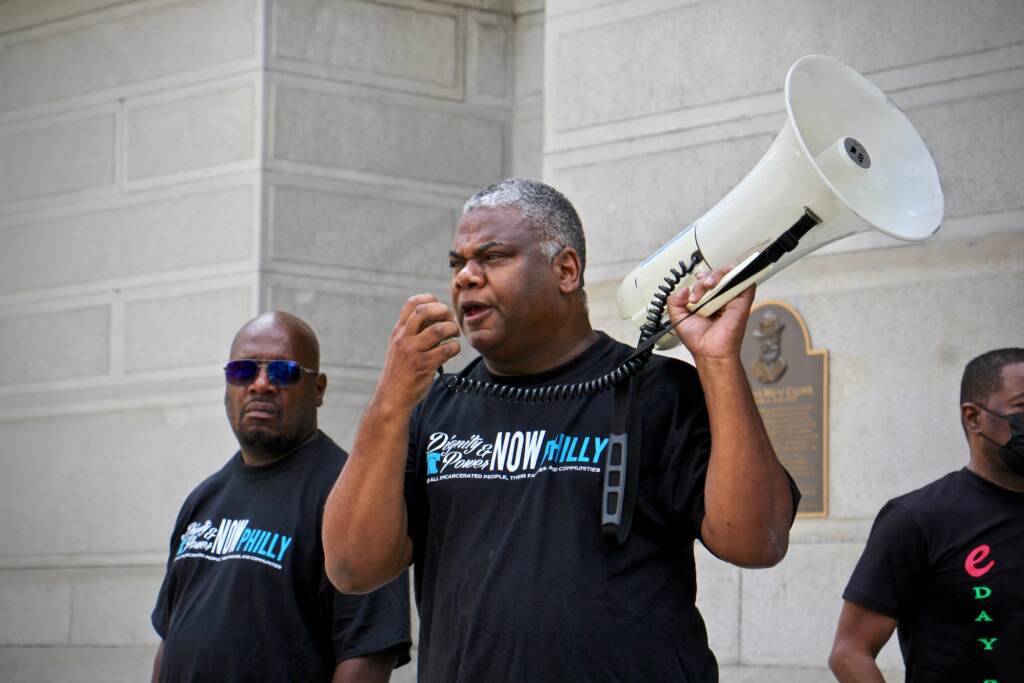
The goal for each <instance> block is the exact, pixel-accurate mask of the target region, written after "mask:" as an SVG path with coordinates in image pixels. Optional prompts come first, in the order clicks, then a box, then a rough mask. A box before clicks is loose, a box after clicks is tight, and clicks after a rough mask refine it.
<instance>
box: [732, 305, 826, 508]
mask: <svg viewBox="0 0 1024 683" xmlns="http://www.w3.org/2000/svg"><path fill="white" fill-rule="evenodd" d="M740 356H741V358H742V360H743V367H744V368H745V369H746V371H747V380H748V381H749V382H750V388H751V389H752V390H753V392H754V400H755V401H756V402H757V408H758V410H760V411H761V419H763V420H764V424H765V427H766V428H767V429H768V437H769V438H770V439H771V442H772V446H774V448H775V452H776V453H777V454H778V456H779V460H780V461H782V464H783V465H784V466H785V467H786V469H787V470H789V473H790V474H791V475H792V476H793V479H795V480H796V483H797V486H799V487H800V492H801V493H802V494H803V498H802V500H801V501H800V512H799V516H800V517H825V516H827V515H828V351H826V350H823V349H818V350H815V349H812V348H811V336H810V334H809V333H808V331H807V326H806V325H805V324H804V321H803V319H802V318H801V317H800V314H799V313H797V312H796V309H794V308H793V307H792V306H790V305H788V304H785V303H783V302H781V301H765V302H763V303H760V304H757V305H756V306H754V307H753V309H752V310H751V312H750V318H749V320H747V331H746V334H745V335H744V337H743V348H742V350H741V352H740Z"/></svg>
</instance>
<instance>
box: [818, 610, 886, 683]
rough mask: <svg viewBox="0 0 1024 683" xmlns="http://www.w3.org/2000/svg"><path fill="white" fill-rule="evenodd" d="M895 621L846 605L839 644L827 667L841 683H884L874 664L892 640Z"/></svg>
mask: <svg viewBox="0 0 1024 683" xmlns="http://www.w3.org/2000/svg"><path fill="white" fill-rule="evenodd" d="M895 629H896V620H895V619H893V618H892V617H890V616H887V615H885V614H882V613H881V612H876V611H874V610H871V609H868V608H867V607H863V606H861V605H858V604H857V603H855V602H850V601H849V600H844V601H843V611H842V612H841V613H840V614H839V626H838V627H836V640H835V643H833V645H832V654H831V655H829V658H828V665H829V668H831V669H832V673H833V674H835V677H836V680H838V681H840V683H885V679H884V678H883V677H882V672H881V671H879V669H878V664H876V663H875V658H876V657H877V656H878V651H879V650H881V649H882V646H883V645H885V644H886V642H888V640H889V638H891V637H892V632H893V631H894V630H895Z"/></svg>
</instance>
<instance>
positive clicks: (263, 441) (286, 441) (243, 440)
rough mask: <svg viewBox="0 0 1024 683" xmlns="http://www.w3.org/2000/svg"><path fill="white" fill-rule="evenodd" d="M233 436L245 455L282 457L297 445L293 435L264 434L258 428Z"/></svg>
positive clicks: (264, 432)
mask: <svg viewBox="0 0 1024 683" xmlns="http://www.w3.org/2000/svg"><path fill="white" fill-rule="evenodd" d="M235 436H236V437H237V438H238V443H239V444H240V445H241V446H242V448H243V449H244V450H245V451H246V452H247V453H258V454H260V455H266V456H282V455H284V454H286V453H288V452H289V451H291V450H292V449H293V448H295V446H297V445H298V440H297V439H296V438H295V436H293V435H289V434H281V433H273V432H266V431H263V430H262V429H258V428H257V429H247V430H242V431H241V432H240V433H236V434H235Z"/></svg>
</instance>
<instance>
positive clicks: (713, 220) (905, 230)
mask: <svg viewBox="0 0 1024 683" xmlns="http://www.w3.org/2000/svg"><path fill="white" fill-rule="evenodd" d="M786 114H787V120H786V123H785V125H784V126H783V127H782V130H781V131H780V132H779V134H778V136H777V137H776V138H775V141H774V142H773V143H772V145H771V147H769V148H768V151H767V152H766V153H765V155H764V157H762V158H761V160H760V161H759V162H758V163H757V165H756V166H755V167H754V168H753V170H751V171H750V173H748V174H747V176H746V177H745V178H744V179H743V180H742V181H740V183H739V184H738V185H737V186H736V187H735V188H733V189H732V191H731V192H729V194H727V195H726V196H725V197H724V198H723V199H722V200H721V201H719V202H718V203H717V204H716V205H715V206H714V207H712V208H711V210H709V211H708V212H707V213H705V214H704V215H703V216H702V217H701V218H699V219H698V220H697V221H696V222H694V223H692V224H691V225H689V226H688V227H687V228H686V229H684V230H683V231H682V232H680V233H679V234H678V235H676V236H675V237H674V238H673V239H672V240H671V241H670V242H668V243H667V244H665V245H664V246H663V247H661V248H660V249H659V250H658V251H656V252H655V253H654V254H653V255H651V256H650V257H648V258H647V259H646V260H645V261H644V262H643V263H641V264H640V265H639V266H637V267H636V268H635V269H634V270H633V272H631V273H630V274H629V275H627V276H626V278H625V279H624V280H623V281H622V284H621V285H620V286H619V290H618V293H617V297H616V298H617V303H618V306H619V313H620V314H621V315H622V317H623V318H624V319H629V320H632V321H633V323H634V324H635V325H636V326H637V327H640V328H641V329H643V327H644V326H645V324H648V323H654V324H657V323H660V322H661V320H660V319H659V320H656V321H652V320H650V317H651V316H652V315H654V317H656V318H661V317H662V316H661V311H662V310H663V306H654V307H653V308H652V301H654V300H655V299H656V298H660V299H661V301H662V302H664V298H665V294H664V292H665V291H666V289H665V284H664V283H665V282H666V280H667V281H668V284H669V285H670V287H671V286H674V285H675V284H678V285H679V286H692V284H693V282H694V276H695V275H696V274H698V273H701V272H706V271H708V270H711V269H714V268H720V267H724V266H729V265H732V264H736V265H735V267H734V268H733V270H732V271H730V272H729V274H728V276H727V277H725V278H723V281H722V282H721V283H719V285H718V286H717V287H716V288H715V289H714V290H712V291H710V292H708V293H707V294H705V296H704V297H703V298H702V299H701V300H700V301H699V302H697V303H696V304H693V305H691V306H690V309H691V310H695V309H699V310H697V312H698V313H699V314H701V315H711V314H712V313H713V312H714V311H716V310H717V309H718V308H719V307H721V306H722V305H724V304H725V303H726V302H727V301H729V300H730V299H731V298H733V297H734V296H736V295H737V294H739V293H740V292H742V291H743V289H745V288H746V287H747V286H748V285H750V284H752V283H756V282H763V281H764V280H766V279H768V278H769V277H771V275H773V274H775V273H777V272H778V271H780V270H782V269H783V268H785V267H786V266H788V265H789V264H791V263H793V262H794V261H796V260H797V259H799V258H801V257H803V256H806V255H807V254H809V253H811V252H812V251H814V250H816V249H819V248H821V247H823V246H825V245H826V244H829V243H830V242H834V241H836V240H838V239H842V238H843V237H848V236H850V235H853V234H855V233H859V232H864V231H866V230H872V229H873V230H878V231H880V232H883V233H885V234H886V235H890V236H892V237H895V238H897V239H900V240H905V241H908V242H916V241H920V240H923V239H927V238H928V237H930V236H931V235H933V234H934V233H935V231H936V230H938V229H939V225H940V224H941V223H942V214H943V196H942V187H941V185H940V183H939V175H938V172H937V171H936V169H935V162H934V161H933V160H932V157H931V154H929V152H928V148H927V147H926V146H925V144H924V141H923V140H921V137H920V136H919V135H918V134H917V131H915V130H914V127H913V126H912V125H911V124H910V122H909V121H908V120H907V117H906V116H904V115H903V112H901V111H900V110H899V109H898V108H897V107H896V105H895V104H893V102H892V101H891V100H890V99H889V98H888V97H886V96H885V93H883V92H882V91H881V90H879V89H878V88H876V87H875V86H874V85H872V84H871V83H870V82H869V81H868V80H867V79H866V78H864V77H863V76H861V75H860V74H859V73H857V72H856V71H854V70H853V69H851V68H850V67H849V66H846V65H845V64H842V63H840V62H837V61H836V60H834V59H832V58H830V57H823V56H820V55H809V56H807V57H803V58H801V59H799V60H797V62H796V63H794V64H793V66H792V67H791V68H790V69H789V73H788V74H787V76H786ZM687 267H689V271H687V270H686V268H687ZM673 269H677V270H676V271H675V274H676V275H677V277H676V278H672V277H671V276H670V277H668V278H666V275H667V274H669V273H671V272H672V270H673ZM681 272H682V273H685V277H683V278H681V281H680V278H679V277H678V275H679V274H680V273H681ZM652 310H654V311H657V313H653V314H652V313H651V311H652ZM662 328H664V325H662ZM678 341H679V340H678V338H677V337H676V336H675V335H674V334H666V335H664V336H661V338H660V339H659V341H658V346H659V348H669V347H671V346H674V345H675V344H677V343H678Z"/></svg>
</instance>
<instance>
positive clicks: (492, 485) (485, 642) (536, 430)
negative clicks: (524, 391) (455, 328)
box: [406, 334, 717, 683]
mask: <svg viewBox="0 0 1024 683" xmlns="http://www.w3.org/2000/svg"><path fill="white" fill-rule="evenodd" d="M631 351H632V349H630V348H629V347H627V346H625V345H623V344H620V343H618V342H616V341H614V340H612V339H611V338H609V337H607V336H606V335H603V334H601V335H600V338H599V339H598V340H597V341H596V342H595V343H594V344H593V345H592V346H591V347H590V348H589V349H587V350H586V351H585V352H583V353H582V354H580V355H579V356H578V357H576V358H575V359H573V360H571V361H570V362H569V363H567V364H565V365H563V366H561V367H558V368H555V369H553V370H550V371H547V372H544V373H541V374H538V375H531V376H520V377H493V376H491V375H490V373H488V371H487V369H486V367H485V365H484V363H482V362H479V361H477V362H476V364H475V366H473V367H472V368H471V369H470V370H469V376H470V377H473V378H475V379H480V380H485V381H494V382H500V383H503V384H513V385H517V386H541V385H549V384H553V383H569V382H576V381H580V380H587V379H593V378H595V377H598V376H600V375H602V374H604V373H605V372H607V371H608V370H610V369H612V368H614V367H616V366H618V365H619V363H620V362H621V361H622V360H623V359H624V358H626V357H627V356H628V355H629V353H630V352H631ZM641 376H642V378H643V379H642V382H643V383H642V386H641V388H640V390H639V394H638V396H637V399H636V402H635V403H634V406H633V411H632V415H633V417H632V420H633V422H632V423H631V431H633V430H636V431H638V432H639V434H640V442H641V444H640V451H641V453H637V452H636V450H635V442H634V441H633V440H632V439H631V443H630V448H631V451H630V453H629V455H630V456H631V457H637V456H639V457H641V464H640V477H639V489H638V496H637V502H636V509H635V517H634V520H633V526H632V532H631V535H630V537H629V540H628V541H627V543H626V544H625V546H623V547H618V546H616V545H614V544H613V543H610V542H609V541H607V540H605V538H604V537H603V536H602V534H601V523H600V510H601V504H600V500H601V488H602V481H603V479H602V466H603V463H604V459H605V457H606V456H607V452H608V435H609V432H610V429H611V423H612V412H613V403H614V393H613V392H610V391H609V392H605V393H603V394H601V395H599V396H597V397H594V398H589V399H578V400H571V401H559V402H555V403H546V404H539V405H538V404H534V405H521V404H515V403H509V402H505V401H500V400H498V399H494V398H486V397H482V396H478V395H467V394H452V393H449V392H448V391H447V390H446V389H445V388H444V387H443V386H442V385H440V384H439V383H435V385H434V386H433V387H432V388H431V390H430V392H429V393H428V395H427V397H426V398H425V399H424V400H423V401H422V402H421V404H420V405H419V406H418V408H417V410H416V412H415V413H414V415H413V419H412V423H411V427H410V443H409V458H408V461H407V467H406V502H407V506H408V520H409V533H410V537H411V538H412V539H413V543H414V549H415V551H414V562H415V586H416V597H417V603H418V605H419V611H420V646H419V675H420V677H421V680H425V681H431V682H433V681H437V682H445V683H448V682H455V681H474V682H476V681H494V680H509V681H546V682H547V681H560V680H571V681H670V680H671V681H713V680H717V665H716V662H715V659H714V656H713V655H712V653H711V651H710V649H709V648H708V644H707V633H706V630H705V627H704V622H703V620H702V619H701V616H700V614H699V613H698V611H697V608H696V607H695V605H694V600H695V597H696V577H695V572H694V560H693V541H694V539H696V538H698V537H699V535H700V527H701V522H702V520H703V518H704V479H705V473H706V469H707V463H708V456H709V453H710V432H709V427H708V417H707V409H706V406H705V403H704V396H703V393H702V391H701V387H700V383H699V381H698V378H697V373H696V371H695V370H694V369H693V368H692V367H691V366H689V365H686V364H684V363H681V362H678V361H675V360H671V359H667V358H663V357H655V358H654V359H652V361H651V362H650V363H649V364H648V366H647V367H646V368H645V369H644V371H643V373H642V375H641Z"/></svg>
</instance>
